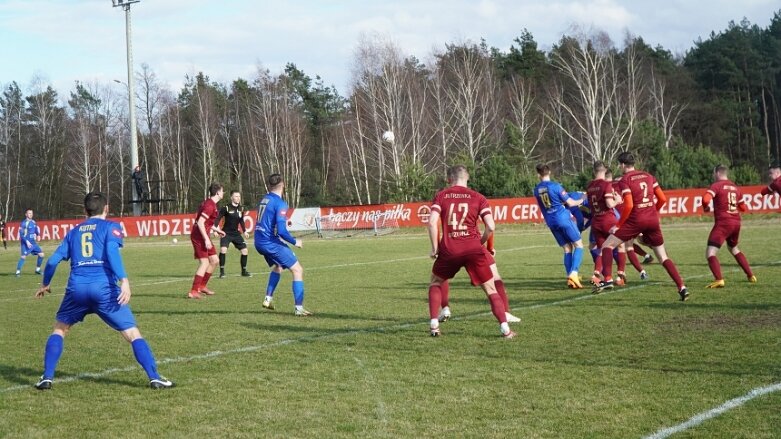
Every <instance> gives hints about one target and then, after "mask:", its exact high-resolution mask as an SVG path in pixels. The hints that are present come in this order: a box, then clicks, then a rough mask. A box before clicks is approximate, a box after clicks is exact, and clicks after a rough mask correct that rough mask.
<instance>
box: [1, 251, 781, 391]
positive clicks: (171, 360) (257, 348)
mask: <svg viewBox="0 0 781 439" xmlns="http://www.w3.org/2000/svg"><path fill="white" fill-rule="evenodd" d="M778 263H781V261H778V262H774V263H773V264H778ZM704 276H706V275H700V276H691V278H697V277H704ZM651 285H659V282H647V283H643V284H639V285H634V286H630V287H626V288H621V289H617V290H615V289H614V290H611V291H607V292H605V293H602V294H600V295H593V294H584V295H582V296H575V297H570V298H569V299H562V300H557V301H555V302H550V303H538V304H536V305H529V306H521V307H515V308H513V309H514V310H535V309H540V308H547V307H551V306H558V305H563V304H566V303H571V302H576V301H579V300H587V299H591V298H594V297H602V296H607V295H611V294H614V293H618V292H623V291H629V290H636V289H640V288H645V287H647V286H651ZM490 314H491V313H490V312H484V313H478V314H472V315H469V316H466V317H454V318H452V320H466V319H471V318H475V317H483V316H486V315H490ZM423 324H428V321H424V322H414V323H403V324H400V325H393V326H385V327H379V328H368V329H355V330H350V331H345V332H340V333H335V334H334V333H332V334H322V335H311V336H305V337H300V338H293V339H284V340H279V341H276V342H273V343H268V344H261V345H255V346H246V347H243V348H237V349H231V350H228V351H212V352H207V353H205V354H197V355H191V356H188V357H173V358H164V359H161V360H160V361H158V364H176V363H185V362H188V361H195V360H208V359H211V358H216V357H222V356H225V355H230V354H241V353H245V352H256V351H260V350H264V349H270V348H273V347H277V346H286V345H290V344H293V343H300V342H304V341H312V340H322V339H325V338H334V337H344V336H350V335H357V334H371V333H375V332H387V331H397V330H400V329H406V328H411V327H413V326H418V325H423ZM138 369H139V366H138V365H135V366H131V367H125V368H114V369H106V370H103V371H101V372H89V373H81V374H78V375H74V376H70V377H65V378H59V379H57V380H56V383H57V384H61V383H70V382H73V381H78V380H83V379H88V378H102V377H105V376H108V375H112V374H115V373H121V372H133V371H137V370H138ZM30 388H31V385H29V384H28V385H18V386H13V387H6V388H4V389H0V393H6V392H13V391H16V390H24V389H30Z"/></svg>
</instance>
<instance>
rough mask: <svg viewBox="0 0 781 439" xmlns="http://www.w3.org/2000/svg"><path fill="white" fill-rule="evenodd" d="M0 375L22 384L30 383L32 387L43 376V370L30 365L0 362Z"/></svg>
mask: <svg viewBox="0 0 781 439" xmlns="http://www.w3.org/2000/svg"><path fill="white" fill-rule="evenodd" d="M0 376H2V377H3V378H5V379H6V380H8V381H10V382H12V383H16V384H20V385H25V384H29V385H30V387H32V386H33V385H34V384H35V383H36V382H37V381H38V378H39V377H40V376H41V371H40V370H38V369H31V368H29V367H15V366H8V365H5V364H0Z"/></svg>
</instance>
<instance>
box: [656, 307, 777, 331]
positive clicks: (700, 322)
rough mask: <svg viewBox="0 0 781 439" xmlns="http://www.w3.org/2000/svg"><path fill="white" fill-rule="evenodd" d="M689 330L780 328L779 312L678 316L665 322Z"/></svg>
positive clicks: (668, 325) (667, 325) (668, 326)
mask: <svg viewBox="0 0 781 439" xmlns="http://www.w3.org/2000/svg"><path fill="white" fill-rule="evenodd" d="M664 326H666V327H667V328H668V329H669V328H670V326H673V327H676V328H681V329H689V330H697V329H702V330H727V329H772V328H781V312H779V311H760V312H755V313H751V314H745V315H723V314H717V315H712V316H707V317H693V318H679V319H675V320H672V321H670V322H668V323H667V324H665V325H664Z"/></svg>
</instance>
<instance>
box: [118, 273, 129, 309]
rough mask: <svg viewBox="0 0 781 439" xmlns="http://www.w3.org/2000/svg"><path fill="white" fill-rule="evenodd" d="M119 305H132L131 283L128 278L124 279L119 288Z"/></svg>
mask: <svg viewBox="0 0 781 439" xmlns="http://www.w3.org/2000/svg"><path fill="white" fill-rule="evenodd" d="M117 303H118V304H120V305H127V304H128V303H130V281H129V280H127V278H125V279H122V284H120V286H119V297H117Z"/></svg>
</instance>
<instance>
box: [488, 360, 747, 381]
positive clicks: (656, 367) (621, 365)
mask: <svg viewBox="0 0 781 439" xmlns="http://www.w3.org/2000/svg"><path fill="white" fill-rule="evenodd" d="M487 357H489V358H496V359H502V360H507V359H508V358H507V356H506V355H504V356H502V355H487ZM510 359H511V358H510ZM523 360H524V361H529V362H533V363H537V364H542V365H545V364H555V365H558V366H577V367H581V368H584V367H585V368H595V369H602V368H610V369H623V370H636V371H645V372H663V373H670V372H673V373H698V374H714V375H722V376H732V377H744V376H754V375H756V372H753V371H745V370H740V369H731V366H733V363H732V362H730V361H723V362H712V363H703V364H702V367H697V366H696V365H685V366H677V365H665V364H643V363H644V362H645V363H653V361H652V360H637V362H635V363H634V364H633V363H630V362H627V361H626V360H620V359H616V358H606V359H582V360H578V359H563V358H553V359H551V358H546V357H535V356H534V355H529V356H524V357H523ZM629 361H632V360H629Z"/></svg>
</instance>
